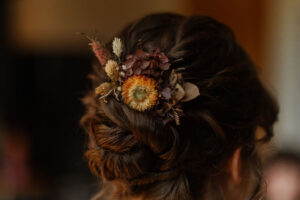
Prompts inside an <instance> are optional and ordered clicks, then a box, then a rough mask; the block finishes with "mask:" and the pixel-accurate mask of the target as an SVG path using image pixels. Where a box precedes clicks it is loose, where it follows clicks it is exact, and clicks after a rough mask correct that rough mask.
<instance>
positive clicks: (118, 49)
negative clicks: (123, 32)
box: [112, 37, 123, 57]
mask: <svg viewBox="0 0 300 200" xmlns="http://www.w3.org/2000/svg"><path fill="white" fill-rule="evenodd" d="M112 47H113V52H114V54H115V55H116V56H118V57H120V56H121V53H122V51H123V44H122V41H121V39H120V38H117V37H115V38H114V41H113V43H112Z"/></svg>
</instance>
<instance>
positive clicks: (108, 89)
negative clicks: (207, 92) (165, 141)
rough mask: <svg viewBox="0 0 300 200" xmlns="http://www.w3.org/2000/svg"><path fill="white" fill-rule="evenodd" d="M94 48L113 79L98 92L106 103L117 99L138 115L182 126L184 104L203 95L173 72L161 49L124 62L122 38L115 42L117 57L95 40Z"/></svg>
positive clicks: (179, 74) (105, 83)
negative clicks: (173, 122)
mask: <svg viewBox="0 0 300 200" xmlns="http://www.w3.org/2000/svg"><path fill="white" fill-rule="evenodd" d="M90 45H91V47H92V50H93V52H94V54H95V56H96V57H97V59H98V61H99V62H100V64H101V65H102V66H103V67H104V70H105V72H106V74H107V76H108V77H109V79H110V81H109V82H104V83H102V84H100V85H99V86H98V87H97V88H96V89H95V93H96V95H97V96H98V97H99V99H102V100H104V101H105V102H106V97H108V96H114V97H115V99H116V100H118V101H122V102H124V103H125V104H126V105H128V106H129V107H130V108H132V109H134V110H136V111H139V112H149V113H151V115H152V116H154V117H157V118H158V119H161V120H162V121H163V123H164V124H167V123H169V122H171V121H175V122H176V124H177V125H180V120H179V118H180V117H181V116H182V115H183V110H182V106H181V103H182V102H187V101H190V100H193V99H195V98H196V97H198V96H199V95H200V92H199V89H198V87H197V86H196V85H195V84H193V83H190V82H184V81H183V78H182V74H181V73H178V72H176V70H175V69H171V63H170V62H169V59H168V57H167V56H166V55H165V54H164V53H163V52H161V51H160V49H159V48H153V49H151V50H150V51H149V52H145V51H144V50H142V49H137V50H136V52H135V53H134V54H130V55H125V56H124V57H125V59H124V60H121V55H122V53H123V43H122V41H121V39H120V38H114V40H113V42H112V50H113V52H112V53H113V54H110V53H108V50H106V49H104V48H103V46H102V45H101V44H100V43H99V42H98V41H97V40H91V43H90Z"/></svg>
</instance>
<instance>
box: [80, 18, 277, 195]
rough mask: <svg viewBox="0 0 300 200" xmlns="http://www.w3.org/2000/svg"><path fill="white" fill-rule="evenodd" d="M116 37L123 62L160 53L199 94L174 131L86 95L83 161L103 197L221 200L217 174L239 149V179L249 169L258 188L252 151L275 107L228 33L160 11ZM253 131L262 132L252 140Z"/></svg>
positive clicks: (99, 75) (211, 22) (96, 77)
mask: <svg viewBox="0 0 300 200" xmlns="http://www.w3.org/2000/svg"><path fill="white" fill-rule="evenodd" d="M119 37H120V38H121V39H122V41H123V42H124V48H125V49H124V52H123V54H122V56H123V58H124V56H125V55H127V54H132V53H134V52H135V50H136V49H137V48H143V49H144V50H145V51H149V50H150V49H151V48H153V47H159V48H160V49H161V51H162V52H164V53H165V54H166V55H167V56H168V58H169V60H170V63H171V68H173V69H178V68H184V70H183V71H182V73H183V79H184V80H185V81H190V82H192V83H194V84H196V85H197V86H198V87H199V89H200V93H201V95H200V96H199V97H198V98H196V99H195V100H192V101H190V102H187V103H184V104H183V105H182V106H183V110H184V116H183V117H181V125H180V126H176V125H175V124H174V123H171V124H168V125H167V126H164V125H163V124H162V122H161V121H159V120H157V119H155V118H152V117H151V116H149V115H148V114H147V112H138V111H135V110H132V109H130V108H129V107H128V106H127V105H125V104H123V103H120V102H118V101H116V100H115V99H114V98H108V99H107V103H103V102H101V101H99V100H97V99H96V97H95V94H94V92H93V90H91V92H89V93H88V94H87V95H86V97H85V98H84V100H83V102H84V104H85V105H86V108H87V111H86V113H85V115H84V116H83V117H82V119H81V124H82V125H83V127H85V129H86V130H87V132H88V134H89V138H90V142H89V145H88V150H87V152H86V157H87V158H88V161H89V166H90V169H91V171H92V172H93V173H94V174H96V175H97V176H99V177H101V179H102V180H103V181H104V182H105V183H104V185H105V186H106V188H108V189H106V190H103V195H104V196H109V197H107V198H108V199H119V200H122V199H128V198H130V197H142V199H155V200H194V199H201V198H203V195H204V193H207V192H209V190H211V191H212V190H213V191H214V192H213V193H214V195H213V196H215V197H214V198H213V199H222V198H220V196H221V193H222V191H221V189H220V188H219V187H218V185H219V184H220V181H218V178H219V176H218V174H219V173H220V172H222V171H223V169H222V166H223V165H222V163H224V162H226V160H228V159H229V158H230V157H231V156H232V154H233V152H234V151H235V150H237V149H238V148H241V160H242V165H243V167H242V168H243V174H245V176H246V174H247V173H249V172H250V171H254V172H255V174H256V177H257V185H258V183H259V182H260V175H259V169H260V166H259V165H260V160H259V156H258V154H257V152H256V148H255V147H256V144H257V143H258V142H267V141H269V140H270V138H271V137H272V135H273V132H272V127H273V123H274V122H275V121H276V119H277V113H278V108H277V104H276V102H275V101H274V99H273V98H272V97H271V95H270V94H269V93H268V92H267V91H266V89H265V88H264V87H263V85H262V83H261V82H260V80H259V78H258V75H257V72H256V69H255V66H254V64H253V62H252V61H251V59H250V58H249V56H248V55H247V53H246V52H245V50H244V49H243V48H242V47H241V46H240V45H239V43H238V42H237V41H236V39H235V37H234V34H233V33H232V31H231V29H230V28H229V27H228V26H226V25H224V24H222V23H220V22H218V21H216V20H215V19H213V18H210V17H207V16H191V17H184V16H181V15H177V14H170V13H167V14H153V15H149V16H146V17H144V18H142V19H140V20H138V21H136V22H134V23H132V24H130V25H129V26H127V27H126V28H125V29H124V30H123V31H122V32H121V34H120V35H119ZM104 74H105V73H104V72H103V69H101V67H96V68H95V71H94V72H93V74H92V75H91V78H92V80H93V83H94V86H95V87H96V86H98V85H99V84H100V83H102V82H104V81H105V80H107V77H105V76H104ZM258 126H260V127H262V128H264V130H265V136H264V137H263V138H262V139H260V140H259V141H258V140H257V139H256V137H255V130H256V128H257V127H258ZM254 193H255V194H257V193H258V190H257V191H255V192H254Z"/></svg>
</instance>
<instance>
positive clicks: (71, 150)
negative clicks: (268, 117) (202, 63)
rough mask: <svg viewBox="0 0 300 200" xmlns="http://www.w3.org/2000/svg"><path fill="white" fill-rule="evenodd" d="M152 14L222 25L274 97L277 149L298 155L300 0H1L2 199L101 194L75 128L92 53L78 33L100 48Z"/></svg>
mask: <svg viewBox="0 0 300 200" xmlns="http://www.w3.org/2000/svg"><path fill="white" fill-rule="evenodd" d="M154 12H176V13H180V14H184V15H194V14H202V15H209V16H212V17H214V18H216V19H218V20H220V21H222V22H224V23H225V24H227V25H229V26H230V27H231V28H232V29H233V31H234V32H235V34H236V37H237V39H238V40H239V42H240V43H241V44H242V45H243V46H244V47H245V49H246V50H247V51H248V52H249V54H250V56H251V57H252V59H253V60H254V61H255V63H256V64H257V68H258V70H259V71H260V73H261V76H262V80H263V81H264V83H265V85H266V87H268V88H269V89H270V90H271V91H272V93H273V94H274V95H275V96H276V97H277V99H278V100H279V103H280V108H281V113H280V120H279V122H278V123H277V125H276V137H275V140H274V143H273V145H274V147H275V149H277V150H279V151H289V152H292V153H293V154H294V155H297V154H299V152H300V133H299V130H298V124H299V122H300V106H298V104H299V102H300V92H299V88H300V78H298V77H300V66H299V65H300V55H299V53H300V39H298V38H299V36H300V24H299V21H300V0H284V1H283V0H243V1H240V0H226V1H223V0H151V1H150V0H143V1H141V0H126V1H122V0H109V1H107V0H1V1H0V15H1V18H0V30H2V31H1V32H0V47H1V48H0V51H1V53H0V61H1V63H0V200H2V199H3V200H4V199H5V200H10V199H11V200H15V199H21V200H23V199H51V200H52V199H58V200H60V199H63V200H69V199H70V200H71V199H72V200H74V199H76V200H77V199H79V200H81V199H90V198H91V197H92V196H93V194H94V193H95V192H96V191H97V190H98V186H97V184H96V183H97V180H96V179H95V178H94V177H93V176H92V175H91V174H90V172H89V170H88V167H87V162H86V160H85V159H84V155H83V152H84V149H85V144H86V142H87V137H86V135H85V133H84V132H83V130H82V129H80V127H79V125H78V121H79V119H80V116H81V115H82V114H83V112H84V108H83V106H82V105H81V102H80V98H81V97H83V96H84V94H85V91H86V90H87V89H88V88H89V86H90V83H89V81H88V80H87V74H88V73H89V72H90V70H91V60H92V58H93V55H92V52H91V51H90V48H89V46H88V45H87V43H88V41H87V40H86V39H85V38H83V37H79V36H78V35H76V33H77V32H86V33H89V34H94V30H95V29H96V30H97V34H96V35H97V36H98V38H101V40H103V41H107V40H109V39H111V37H112V36H114V35H116V34H117V33H118V31H120V30H121V29H122V28H123V27H124V26H125V25H126V24H127V23H129V22H132V21H133V20H135V19H138V18H139V17H141V16H144V15H146V14H150V13H154ZM285 200H287V199H285Z"/></svg>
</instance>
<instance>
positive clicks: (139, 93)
mask: <svg viewBox="0 0 300 200" xmlns="http://www.w3.org/2000/svg"><path fill="white" fill-rule="evenodd" d="M132 93H133V97H134V98H135V99H136V100H138V101H143V100H144V99H145V98H146V97H147V89H146V88H145V87H143V86H137V87H136V88H135V89H134V90H133V91H132Z"/></svg>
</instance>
